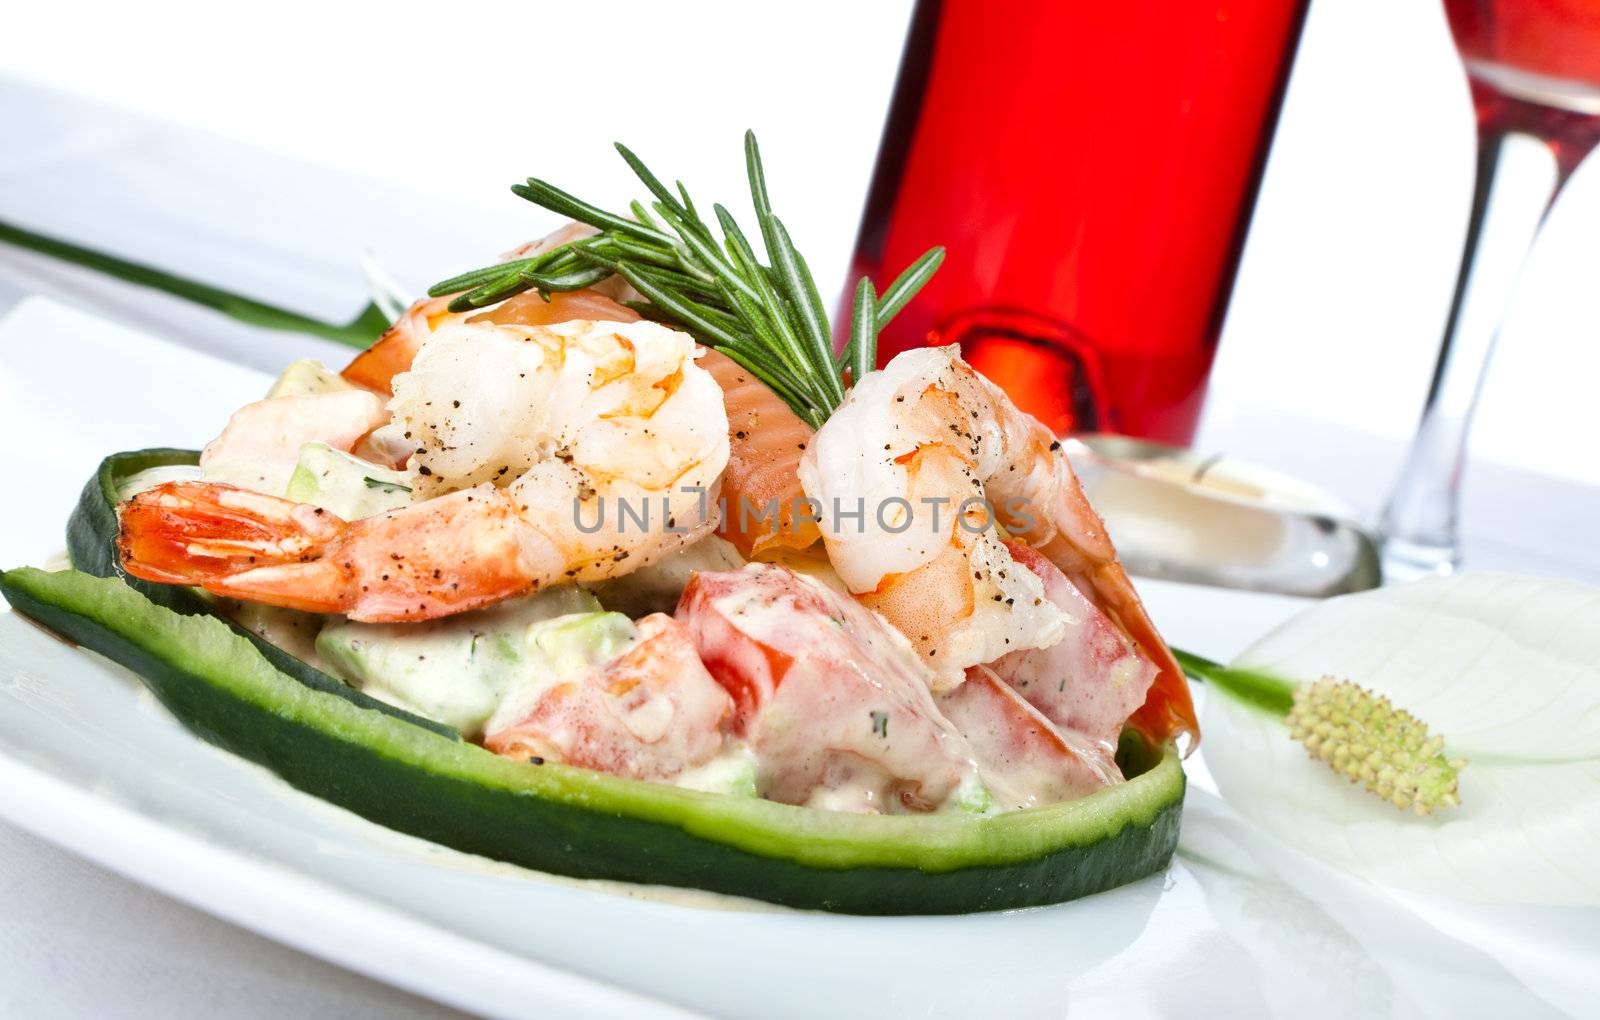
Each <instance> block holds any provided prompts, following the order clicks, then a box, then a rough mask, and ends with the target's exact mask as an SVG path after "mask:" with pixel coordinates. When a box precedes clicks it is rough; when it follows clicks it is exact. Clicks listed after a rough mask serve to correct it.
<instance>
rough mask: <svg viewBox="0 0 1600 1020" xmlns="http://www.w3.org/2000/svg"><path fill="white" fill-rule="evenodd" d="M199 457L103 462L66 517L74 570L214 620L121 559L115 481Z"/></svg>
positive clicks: (311, 681) (174, 454) (439, 726)
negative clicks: (125, 566) (127, 567)
mask: <svg viewBox="0 0 1600 1020" xmlns="http://www.w3.org/2000/svg"><path fill="white" fill-rule="evenodd" d="M199 462H200V454H199V453H198V452H196V451H194V450H175V449H167V448H155V449H149V450H131V451H129V452H127V453H114V454H112V455H111V456H109V457H107V458H106V459H105V460H103V461H101V462H100V467H99V469H98V470H96V471H95V473H94V475H93V476H92V477H91V478H90V479H89V480H88V481H87V482H85V483H84V486H83V492H82V494H81V495H79V497H78V505H77V506H76V507H74V508H73V511H72V516H71V517H69V518H68V519H67V556H68V558H69V559H70V560H71V561H72V565H73V567H75V568H76V569H78V570H81V571H83V572H84V573H87V574H93V575H94V576H96V577H112V578H116V579H117V580H119V581H121V582H122V583H123V584H126V585H127V586H128V587H130V588H132V589H133V590H134V591H137V592H138V593H139V594H141V595H143V596H144V597H145V598H147V599H149V600H150V601H151V602H154V603H156V604H157V605H159V606H165V607H166V608H168V609H170V610H172V611H173V612H175V613H180V614H182V615H184V616H194V615H196V614H200V613H204V614H206V615H208V616H216V614H215V613H213V612H212V611H211V608H210V607H209V606H207V605H206V604H205V602H203V601H202V600H201V599H200V598H198V597H197V596H196V595H195V593H194V592H193V591H191V590H190V589H188V588H184V587H180V586H178V585H171V584H152V583H150V582H149V581H141V580H139V579H138V578H137V577H130V576H128V574H127V573H126V572H125V571H124V570H123V569H122V563H121V561H120V560H119V559H118V558H117V509H116V506H117V497H116V492H117V482H118V481H119V480H120V479H122V478H126V477H128V476H129V475H132V474H134V473H135V472H138V471H143V470H145V469H146V468H152V467H166V466H168V465H172V464H198V463H199ZM217 619H221V620H223V622H225V623H227V624H228V626H230V627H232V628H233V629H234V630H235V631H237V632H238V633H239V634H241V635H243V636H244V637H245V638H247V639H249V641H250V643H251V644H253V645H255V646H256V648H257V649H259V650H260V652H261V654H262V655H264V656H266V657H267V661H268V662H270V663H272V664H273V665H274V666H276V667H277V668H278V669H280V670H281V671H283V672H285V673H287V674H289V675H290V676H292V677H294V678H295V679H296V680H299V681H300V682H301V683H303V684H305V685H306V686H307V687H311V688H313V689H315V690H319V691H323V692H325V693H328V694H334V695H337V696H339V697H341V698H344V699H346V700H347V701H350V702H352V703H354V704H357V705H360V706H361V707H362V708H371V709H375V710H377V711H379V712H387V713H389V714H390V715H393V716H395V717H396V718H399V719H404V720H405V721H406V722H409V723H412V724H414V725H417V726H422V727H426V728H427V729H430V730H433V731H434V732H435V733H438V734H439V735H441V736H445V737H454V738H455V739H457V740H460V739H461V734H459V733H457V732H456V731H455V730H454V729H453V728H452V727H449V726H446V725H444V724H443V723H439V722H434V721H433V720H432V719H427V718H424V717H422V716H420V715H416V714H415V713H412V712H407V711H406V710H405V709H403V708H396V707H395V706H393V705H390V704H387V703H386V702H382V701H379V700H378V699H376V698H374V697H371V696H370V695H367V694H363V693H362V692H360V691H358V690H356V689H355V688H354V687H351V686H350V685H349V684H347V683H345V682H344V681H342V680H339V679H337V678H335V677H331V676H329V675H328V674H326V673H324V672H323V671H322V670H320V669H317V668H316V667H315V666H313V665H311V664H310V663H308V662H305V661H303V660H301V659H299V658H297V657H295V656H293V655H290V654H289V653H288V652H286V651H284V650H283V649H281V648H279V647H278V646H277V645H274V644H273V643H272V642H270V641H267V640H264V639H263V638H261V637H260V636H259V635H257V634H254V633H251V632H250V631H248V630H246V629H245V628H243V627H240V626H238V625H237V624H235V623H234V622H233V621H232V620H227V619H225V618H223V617H220V616H218V617H217Z"/></svg>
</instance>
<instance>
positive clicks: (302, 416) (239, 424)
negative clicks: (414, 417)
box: [200, 390, 389, 495]
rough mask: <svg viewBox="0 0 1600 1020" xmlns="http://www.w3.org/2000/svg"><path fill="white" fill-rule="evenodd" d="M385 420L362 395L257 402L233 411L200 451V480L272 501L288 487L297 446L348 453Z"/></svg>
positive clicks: (377, 404) (379, 406) (378, 406)
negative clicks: (259, 494)
mask: <svg viewBox="0 0 1600 1020" xmlns="http://www.w3.org/2000/svg"><path fill="white" fill-rule="evenodd" d="M388 420H389V415H388V414H387V413H386V412H385V411H384V407H383V401H382V399H380V398H379V397H378V396H376V395H375V394H372V393H368V392H366V391H365V390H343V391H340V392H336V393H318V394H314V395H308V396H292V397H268V398H267V399H265V400H257V401H255V402H254V403H251V404H246V405H245V406H244V407H241V408H240V409H239V410H237V411H235V412H234V413H233V416H232V417H231V418H229V419H228V424H227V426H226V427H225V428H223V430H222V433H221V434H220V435H218V436H217V438H215V439H213V440H212V441H211V442H209V443H207V444H206V446H205V449H203V450H201V451H200V472H201V477H202V478H204V479H206V480H207V481H215V482H226V483H231V484H237V485H240V486H243V487H245V488H249V489H254V490H256V491H258V492H266V493H271V494H273V495H277V494H279V493H281V492H283V491H284V489H286V488H287V487H288V485H289V476H290V475H291V474H293V473H294V468H295V464H296V462H297V461H298V460H299V457H300V447H301V446H302V445H303V444H305V443H311V442H320V443H327V444H328V445H329V446H331V447H333V448H334V449H336V450H343V451H345V452H346V453H348V452H350V451H351V450H353V449H355V448H356V446H357V445H358V444H359V443H360V442H361V441H362V439H363V438H365V437H366V436H367V435H369V434H371V433H372V432H373V430H375V429H377V428H379V427H381V426H382V425H384V424H385V423H386V422H388Z"/></svg>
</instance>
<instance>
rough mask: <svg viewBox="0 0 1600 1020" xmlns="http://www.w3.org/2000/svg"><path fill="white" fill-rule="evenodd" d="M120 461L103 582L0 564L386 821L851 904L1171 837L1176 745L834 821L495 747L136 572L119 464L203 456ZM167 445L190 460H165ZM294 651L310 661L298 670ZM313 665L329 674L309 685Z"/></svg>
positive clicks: (30, 601) (88, 549) (1167, 854)
mask: <svg viewBox="0 0 1600 1020" xmlns="http://www.w3.org/2000/svg"><path fill="white" fill-rule="evenodd" d="M118 457H120V458H122V459H121V460H120V461H118V458H108V460H107V462H106V465H103V466H102V470H101V472H100V473H99V474H97V476H96V478H95V479H93V480H91V482H90V485H89V486H87V487H86V488H85V493H84V500H83V502H82V504H80V507H79V509H78V511H77V512H75V513H74V515H73V520H72V523H71V525H70V527H69V547H70V549H71V552H72V556H73V561H74V562H75V563H77V564H79V565H80V566H83V567H87V568H89V574H94V575H97V577H103V578H105V580H98V579H95V578H91V577H90V576H87V575H85V574H80V573H76V572H63V573H60V574H46V573H43V572H40V571H34V570H20V571H11V572H9V573H5V574H0V594H3V595H4V597H5V598H6V599H7V601H9V602H10V603H11V604H12V605H13V606H14V607H15V608H16V609H17V610H18V611H19V612H22V613H24V614H25V615H28V616H30V617H32V618H34V619H36V620H38V621H39V622H41V623H43V624H44V625H46V626H47V627H50V628H51V629H53V630H55V631H57V632H59V633H61V634H63V635H64V636H66V637H68V638H70V639H71V640H73V641H75V642H77V643H79V644H81V645H83V646H85V647H87V648H90V649H93V650H95V651H97V652H100V653H101V654H103V655H105V656H107V657H108V658H110V659H112V660H113V661H116V662H119V663H121V664H123V665H125V666H127V667H128V668H130V669H132V670H133V671H134V672H136V673H138V674H139V675H140V676H141V677H142V678H143V679H144V681H145V683H146V685H147V686H148V687H149V688H150V689H151V690H152V691H153V692H154V693H155V694H156V696H157V697H158V698H159V699H160V700H161V701H162V702H163V703H164V704H165V705H166V706H167V707H168V708H169V709H170V710H171V711H172V712H173V714H174V715H175V716H177V717H178V718H179V719H180V720H181V721H182V722H183V723H184V724H185V725H186V726H188V727H189V728H190V729H191V730H193V731H194V732H196V733H197V734H198V735H200V736H201V737H203V738H204V739H206V740H208V741H210V742H211V743H213V744H216V745H218V746H220V747H223V748H226V749H228V750H230V751H232V752H234V753H236V754H238V755H240V756H241V757H244V758H247V759H249V760H252V761H255V762H258V763H260V764H262V765H265V766H266V767H268V768H270V769H272V770H273V771H275V772H277V773H278V774H279V775H280V776H282V777H283V778H284V779H286V780H287V781H288V782H289V783H290V784H292V785H294V786H295V787H297V788H299V789H301V790H304V791H306V792H307V793H311V794H313V795H315V796H318V797H321V798H322V799H324V800H327V801H329V802H332V803H334V804H338V805H340V806H342V807H345V808H347V809H349V810H351V811H353V812H355V813H356V814H359V815H361V816H363V817H365V818H367V819H369V820H371V821H374V822H377V823H379V824H381V825H385V826H388V827H389V828H392V829H395V830H398V831H401V832H405V833H409V834H411V835H415V836H419V837H422V838H424V839H428V840H432V841H434V842H438V843H441V844H444V845H447V846H451V847H454V848H456V849H458V850H463V851H467V852H470V853H477V854H481V855H483V856H486V857H492V858H496V859H499V860H504V861H508V862H511V863H514V864H519V865H523V866H526V867H530V868H535V869H538V870H542V871H547V872H552V873H556V874H563V875H571V876H574V877H579V878H604V879H614V880H622V881H630V882H642V883H650V884H660V885H676V886H686V887H692V888H699V889H705V890H709V891H712V892H720V893H728V894H733V895H740V896H748V897H752V898H756V899H762V900H767V901H769V902H773V903H778V904H783V905H786V906H791V907H799V908H807V909H820V910H829V911H835V912H842V913H855V914H944V913H968V912H975V911H986V910H1004V909H1012V908H1018V907H1027V906H1037V905H1043V904H1049V903H1057V902H1062V901H1065V900H1069V899H1073V898H1076V897H1079V896H1085V895H1089V894H1092V893H1096V892H1101V891H1104V890H1107V889H1111V888H1114V887H1116V886H1119V885H1123V884H1126V883H1128V882H1131V881H1134V880H1137V879H1139V878H1142V877H1144V876H1147V875H1150V874H1154V873H1156V872H1159V871H1161V870H1163V869H1164V868H1165V867H1166V866H1167V864H1168V863H1169V861H1170V860H1171V857H1172V853H1173V851H1174V849H1175V847H1176V845H1177V840H1178V826H1179V818H1180V814H1181V809H1182V800H1183V790H1184V778H1183V772H1182V768H1181V766H1180V765H1179V764H1178V761H1177V757H1176V754H1175V752H1174V751H1173V749H1172V748H1170V747H1169V748H1165V749H1160V750H1157V749H1152V748H1146V747H1143V746H1142V744H1140V742H1138V741H1137V740H1136V739H1134V740H1131V741H1126V740H1125V745H1124V748H1123V752H1124V753H1123V754H1121V755H1119V758H1123V759H1124V760H1125V766H1126V768H1127V771H1128V772H1129V774H1130V776H1131V777H1132V778H1130V779H1129V781H1128V782H1127V783H1125V784H1123V785H1122V786H1119V787H1115V788H1112V789H1109V790H1105V791H1102V792H1101V793H1099V794H1095V795H1094V796H1093V797H1091V798H1086V799H1085V800H1084V801H1082V802H1076V803H1075V805H1072V806H1066V805H1057V806H1055V807H1052V808H1039V809H1034V810H1032V811H1024V812H1011V813H1008V814H1006V815H1001V816H995V817H991V818H975V817H970V816H944V815H941V816H932V817H924V818H919V819H911V818H904V817H884V818H872V819H866V818H862V817H861V816H853V815H832V814H830V813H827V812H818V811H809V810H806V809H802V808H790V807H786V806H784V805H775V804H771V803H769V802H765V801H755V802H752V801H748V800H743V799H739V798H727V797H720V796H717V795H712V794H691V793H689V792H688V791H681V790H677V789H676V788H672V787H659V786H654V785H653V784H648V783H640V782H637V781H632V780H625V779H619V778H617V777H611V776H604V775H601V774H599V773H588V772H586V771H585V770H581V769H570V768H566V767H564V766H559V765H547V766H533V765H526V764H519V763H514V762H509V761H506V760H504V759H499V758H496V757H494V756H493V755H490V754H489V753H488V752H487V751H483V750H482V749H480V748H477V747H474V746H473V745H470V744H464V743H463V742H461V741H460V739H459V737H458V736H457V735H456V734H455V733H454V731H453V730H451V731H448V732H447V733H445V734H442V735H441V734H440V733H439V732H438V731H439V729H440V728H439V727H437V726H428V727H426V728H419V727H417V726H416V725H414V724H412V723H411V722H410V720H409V719H408V718H407V717H406V716H405V714H404V713H398V712H396V711H394V710H392V709H391V708H390V707H389V706H386V705H382V704H381V703H376V702H371V699H368V698H365V697H364V696H360V695H359V692H355V691H353V690H352V689H351V688H349V687H347V686H345V685H344V684H342V683H339V682H338V681H336V680H333V679H332V678H328V677H326V674H321V673H320V672H317V671H315V670H311V668H310V667H309V666H306V665H305V664H304V663H301V662H300V661H299V660H298V659H294V658H293V657H291V656H288V655H287V653H284V652H282V651H281V650H279V649H276V648H274V647H273V646H271V645H267V644H266V643H265V642H262V641H260V640H259V639H257V638H256V637H255V635H253V634H249V633H247V632H244V631H242V630H241V629H240V628H237V627H233V626H232V625H231V624H227V628H226V629H224V628H223V627H222V626H220V625H221V624H226V623H227V621H223V620H221V619H220V618H218V617H215V616H213V615H212V614H210V613H208V612H206V611H205V607H204V604H203V603H202V602H201V601H200V600H199V599H197V598H195V597H194V596H193V595H192V594H191V593H189V592H188V591H187V590H186V589H181V588H169V587H167V586H162V585H150V584H145V583H143V582H139V581H137V580H136V579H130V578H126V577H125V576H123V575H122V574H121V571H120V569H119V568H118V564H117V563H116V557H115V551H114V544H113V540H114V537H115V528H116V516H115V511H114V509H113V506H112V497H111V496H108V493H114V491H115V490H114V481H115V477H116V476H117V472H118V471H119V470H122V469H126V470H129V471H132V470H140V469H142V468H143V467H148V466H154V465H155V464H160V463H184V462H192V459H193V457H194V454H193V453H192V452H190V451H174V450H152V451H141V452H139V453H137V454H124V455H118ZM167 457H170V458H178V457H187V458H189V460H188V461H184V460H178V459H169V460H162V459H157V458H167ZM114 461H116V462H117V463H113V462H114ZM108 485H110V486H112V487H110V488H108ZM91 495H92V497H93V498H90V497H91ZM102 571H103V573H102ZM152 595H154V596H156V597H155V598H152V597H151V596H152ZM185 600H187V602H185ZM174 602H175V603H177V604H176V605H174V604H173V603H174ZM185 617H190V618H189V619H185ZM240 639H243V640H240ZM223 641H226V642H231V644H227V645H225V646H224V647H223V651H222V653H220V654H222V658H221V659H220V660H218V658H217V656H218V654H219V653H218V652H217V650H216V649H217V647H218V644H219V642H223ZM244 641H248V642H249V643H248V644H245V643H244ZM273 653H276V654H275V655H274V654H273ZM284 659H288V660H289V661H290V662H291V663H293V664H298V666H299V667H300V668H299V669H284V668H283V667H282V666H281V665H280V662H281V661H282V660H284ZM307 671H309V672H310V673H312V674H315V675H316V676H319V677H323V678H324V679H325V680H326V681H327V683H328V684H331V685H333V686H334V689H332V690H326V689H324V687H323V685H321V684H318V683H312V682H308V680H307V678H306V677H307ZM263 678H265V679H263ZM252 685H253V686H252ZM263 691H264V692H265V693H262V692H263ZM352 695H356V696H355V697H352ZM274 699H276V700H274ZM363 702H371V704H363ZM307 704H310V705H312V707H311V708H307V707H305V706H306V705H307ZM380 713H381V714H380ZM463 762H465V764H463ZM1107 798H1110V799H1107ZM1092 804H1094V805H1098V807H1097V808H1091V807H1090V805H1092ZM1079 806H1081V807H1083V808H1084V810H1082V811H1076V812H1075V811H1074V810H1073V809H1074V808H1076V807H1079ZM1064 807H1065V808H1068V810H1065V811H1063V810H1062V809H1063V808H1064ZM885 861H888V862H890V863H888V864H885V863H884V862H885ZM901 862H907V863H906V866H898V865H900V863H901Z"/></svg>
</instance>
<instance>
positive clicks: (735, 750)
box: [672, 743, 758, 797]
mask: <svg viewBox="0 0 1600 1020" xmlns="http://www.w3.org/2000/svg"><path fill="white" fill-rule="evenodd" d="M757 774H758V770H757V767H756V755H755V752H754V751H752V750H750V745H748V744H744V743H738V744H735V745H733V746H732V747H730V748H729V749H728V750H726V751H724V752H722V753H721V754H719V755H717V756H716V757H715V758H712V759H711V760H710V761H708V762H705V763H703V764H700V765H697V766H695V767H694V768H692V769H689V770H688V771H687V772H681V773H679V774H678V775H676V776H674V777H673V779H672V785H673V786H681V787H683V788H684V789H686V790H700V791H703V792H705V793H725V794H727V795H728V796H730V797H754V796H756V777H757Z"/></svg>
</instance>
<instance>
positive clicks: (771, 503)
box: [700, 349, 822, 559]
mask: <svg viewBox="0 0 1600 1020" xmlns="http://www.w3.org/2000/svg"><path fill="white" fill-rule="evenodd" d="M700 367H701V368H704V369H705V370H706V371H708V372H710V373H711V375H712V378H714V379H716V380H717V383H718V384H719V385H720V386H721V387H722V396H723V402H724V404H725V405H726V406H727V409H728V447H729V452H728V468H727V470H726V471H725V472H723V475H722V498H723V499H724V500H725V501H726V504H727V508H728V512H727V515H726V516H725V517H724V518H723V522H722V527H721V530H720V532H719V534H721V535H722V537H723V538H725V539H727V540H728V541H730V542H732V543H733V544H734V545H735V546H736V547H738V549H739V552H740V553H741V554H743V555H744V556H745V557H746V558H747V559H754V558H756V557H758V556H759V555H760V554H761V553H762V552H764V551H766V550H769V549H807V548H810V547H811V546H812V545H814V544H815V543H816V541H817V540H818V539H820V538H821V537H822V532H821V531H820V530H818V528H817V524H816V522H815V521H812V520H810V519H809V517H808V515H807V514H806V513H805V505H804V504H803V503H801V502H800V500H802V499H804V498H805V493H804V492H803V491H802V490H801V488H800V475H799V467H800V457H801V455H802V454H804V453H805V450H806V444H808V443H809V442H810V441H811V432H812V429H811V426H809V425H807V424H806V423H805V422H803V421H801V420H800V417H799V415H797V414H795V413H794V411H793V410H791V409H790V407H789V405H788V404H786V403H784V402H783V398H781V397H779V396H778V395H777V394H776V393H774V392H772V390H770V389H768V388H767V384H766V383H764V382H762V381H761V380H760V379H757V378H756V377H755V376H753V375H751V374H750V373H749V372H747V371H745V369H743V368H742V367H740V366H739V364H738V363H737V362H735V361H734V360H733V359H732V358H729V357H728V356H727V355H725V354H722V353H720V352H718V351H714V350H709V349H708V350H707V351H706V353H705V354H704V356H702V357H701V358H700ZM773 509H775V513H772V514H766V513H765V512H766V511H768V510H773ZM741 511H742V512H741ZM811 516H814V515H811Z"/></svg>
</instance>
